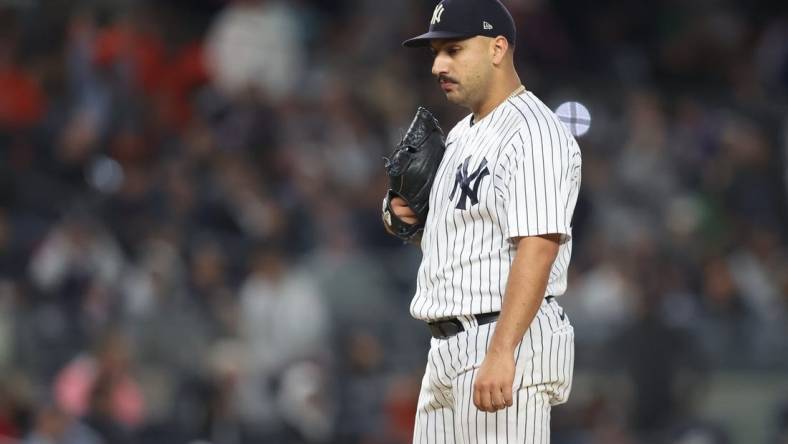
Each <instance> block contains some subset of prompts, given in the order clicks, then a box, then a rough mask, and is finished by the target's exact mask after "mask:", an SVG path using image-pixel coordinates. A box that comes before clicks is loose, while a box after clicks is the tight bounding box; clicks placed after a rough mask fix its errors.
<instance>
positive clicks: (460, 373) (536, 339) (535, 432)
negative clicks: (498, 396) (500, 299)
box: [413, 301, 574, 444]
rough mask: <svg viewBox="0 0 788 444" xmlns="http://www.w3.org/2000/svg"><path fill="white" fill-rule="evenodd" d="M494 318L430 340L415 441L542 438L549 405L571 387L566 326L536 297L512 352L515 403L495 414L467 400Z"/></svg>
mask: <svg viewBox="0 0 788 444" xmlns="http://www.w3.org/2000/svg"><path fill="white" fill-rule="evenodd" d="M494 329H495V323H492V324H487V325H482V326H479V327H477V328H473V329H470V330H466V331H464V332H461V333H460V334H458V335H457V336H454V337H451V338H449V339H446V340H439V339H433V340H432V343H431V347H430V351H429V354H428V356H427V367H426V371H425V373H424V378H423V380H422V387H421V394H420V396H419V405H418V411H417V414H416V428H415V430H414V433H413V442H414V443H415V444H438V443H452V444H477V443H479V444H480V443H484V444H493V443H500V444H504V443H528V444H543V443H549V442H550V407H551V406H553V405H556V404H561V403H563V402H565V401H566V399H567V397H568V396H569V392H570V391H571V387H572V369H573V367H574V330H573V329H572V326H571V325H570V324H569V319H568V318H567V317H566V316H564V319H561V316H560V307H558V306H557V303H555V302H552V303H548V302H547V301H544V302H543V303H542V306H541V307H540V309H539V312H538V313H537V315H536V317H535V318H534V322H533V323H532V324H531V327H530V328H529V329H528V331H527V332H526V334H525V336H524V337H523V340H522V341H521V342H520V345H519V347H518V349H517V352H516V355H515V356H516V373H515V383H514V387H513V390H514V392H513V394H514V399H515V403H514V405H512V406H511V407H509V408H507V409H504V410H500V411H498V412H496V413H487V412H482V411H479V410H478V409H476V407H475V406H474V405H473V380H474V377H475V376H476V370H477V369H478V368H479V366H481V363H482V361H483V360H484V355H485V353H486V350H487V346H488V343H489V339H490V337H491V335H492V332H493V331H494Z"/></svg>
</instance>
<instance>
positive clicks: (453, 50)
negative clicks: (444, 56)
mask: <svg viewBox="0 0 788 444" xmlns="http://www.w3.org/2000/svg"><path fill="white" fill-rule="evenodd" d="M460 49H461V48H460V47H459V46H452V47H450V48H449V49H448V50H447V51H446V52H448V53H449V55H452V56H453V55H455V54H457V53H458V52H460Z"/></svg>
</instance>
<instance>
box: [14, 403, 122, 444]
mask: <svg viewBox="0 0 788 444" xmlns="http://www.w3.org/2000/svg"><path fill="white" fill-rule="evenodd" d="M23 444H110V443H109V442H106V441H104V440H103V439H102V438H101V437H100V436H99V435H98V434H97V433H96V432H95V431H94V430H92V429H91V428H90V427H87V426H86V425H84V424H82V423H81V422H79V421H77V420H75V419H74V417H73V416H70V415H69V414H67V413H66V412H64V411H63V410H61V409H60V408H58V407H56V406H54V405H52V404H48V403H47V404H44V405H43V406H42V407H41V408H40V409H39V411H38V412H37V414H36V419H35V424H34V426H33V429H32V431H31V432H30V434H29V435H28V436H27V438H25V440H24V441H23Z"/></svg>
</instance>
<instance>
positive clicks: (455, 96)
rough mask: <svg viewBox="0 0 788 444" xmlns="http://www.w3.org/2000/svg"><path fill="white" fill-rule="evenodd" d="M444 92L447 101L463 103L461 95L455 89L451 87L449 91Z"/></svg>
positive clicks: (457, 103)
mask: <svg viewBox="0 0 788 444" xmlns="http://www.w3.org/2000/svg"><path fill="white" fill-rule="evenodd" d="M445 94H446V99H447V100H448V101H449V102H451V103H454V104H455V105H462V104H463V103H465V101H464V100H463V97H462V95H461V94H460V93H459V92H458V91H457V90H454V89H453V90H450V91H446V92H445Z"/></svg>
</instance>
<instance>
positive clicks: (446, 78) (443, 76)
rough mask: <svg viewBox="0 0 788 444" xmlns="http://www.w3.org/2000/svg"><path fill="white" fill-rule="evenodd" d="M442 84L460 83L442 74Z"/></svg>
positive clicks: (440, 77)
mask: <svg viewBox="0 0 788 444" xmlns="http://www.w3.org/2000/svg"><path fill="white" fill-rule="evenodd" d="M442 82H451V83H460V82H458V81H456V80H454V79H453V78H451V77H449V76H447V75H445V74H441V75H439V76H438V83H442Z"/></svg>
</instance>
